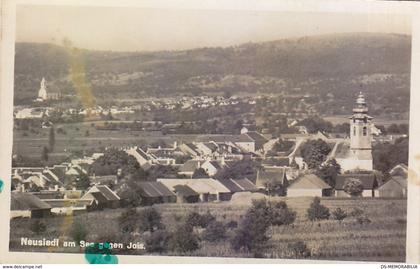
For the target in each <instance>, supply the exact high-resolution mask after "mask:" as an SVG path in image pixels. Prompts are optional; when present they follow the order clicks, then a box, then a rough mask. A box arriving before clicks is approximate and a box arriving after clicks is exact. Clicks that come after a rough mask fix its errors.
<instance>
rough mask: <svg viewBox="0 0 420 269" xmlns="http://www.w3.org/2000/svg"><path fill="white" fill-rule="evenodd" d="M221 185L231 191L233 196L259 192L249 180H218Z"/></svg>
mask: <svg viewBox="0 0 420 269" xmlns="http://www.w3.org/2000/svg"><path fill="white" fill-rule="evenodd" d="M218 181H219V182H220V183H222V184H223V186H225V187H226V188H228V189H229V190H230V192H231V193H232V194H234V193H236V192H257V191H258V190H259V189H258V187H257V186H255V184H254V183H252V182H251V181H250V180H249V179H247V178H243V179H232V178H229V179H218Z"/></svg>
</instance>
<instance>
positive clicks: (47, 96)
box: [35, 78, 61, 102]
mask: <svg viewBox="0 0 420 269" xmlns="http://www.w3.org/2000/svg"><path fill="white" fill-rule="evenodd" d="M60 97H61V96H60V94H59V93H56V92H47V85H46V81H45V78H42V80H41V85H40V87H39V91H38V98H37V99H36V100H35V101H36V102H44V101H47V100H58V99H60Z"/></svg>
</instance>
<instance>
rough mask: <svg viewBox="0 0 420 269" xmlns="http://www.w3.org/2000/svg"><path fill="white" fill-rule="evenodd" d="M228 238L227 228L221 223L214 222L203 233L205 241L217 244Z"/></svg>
mask: <svg viewBox="0 0 420 269" xmlns="http://www.w3.org/2000/svg"><path fill="white" fill-rule="evenodd" d="M225 238H226V227H225V225H224V224H223V223H222V222H220V221H212V222H211V223H210V224H209V225H208V226H207V228H206V230H205V231H204V233H203V239H204V240H206V241H209V242H217V241H220V240H223V239H225Z"/></svg>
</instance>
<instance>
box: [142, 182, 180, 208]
mask: <svg viewBox="0 0 420 269" xmlns="http://www.w3.org/2000/svg"><path fill="white" fill-rule="evenodd" d="M138 185H139V187H140V192H139V194H140V196H141V203H142V205H152V204H159V203H175V202H176V199H177V196H176V195H175V194H174V193H173V192H172V191H171V190H170V189H169V188H167V186H165V185H164V184H162V183H161V182H155V181H145V182H140V183H139V184H138Z"/></svg>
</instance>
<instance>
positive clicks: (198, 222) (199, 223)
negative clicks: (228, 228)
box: [185, 211, 216, 228]
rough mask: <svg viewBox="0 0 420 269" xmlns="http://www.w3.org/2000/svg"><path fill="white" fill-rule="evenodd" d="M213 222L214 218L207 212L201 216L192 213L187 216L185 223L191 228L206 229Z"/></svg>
mask: <svg viewBox="0 0 420 269" xmlns="http://www.w3.org/2000/svg"><path fill="white" fill-rule="evenodd" d="M215 220H216V218H215V217H214V216H213V215H212V214H211V213H210V211H207V213H206V214H203V215H201V214H200V213H198V212H195V211H193V212H190V213H189V214H188V215H187V218H186V220H185V223H186V225H189V226H191V227H201V228H206V227H207V226H208V225H209V224H210V223H211V222H213V221H215Z"/></svg>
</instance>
